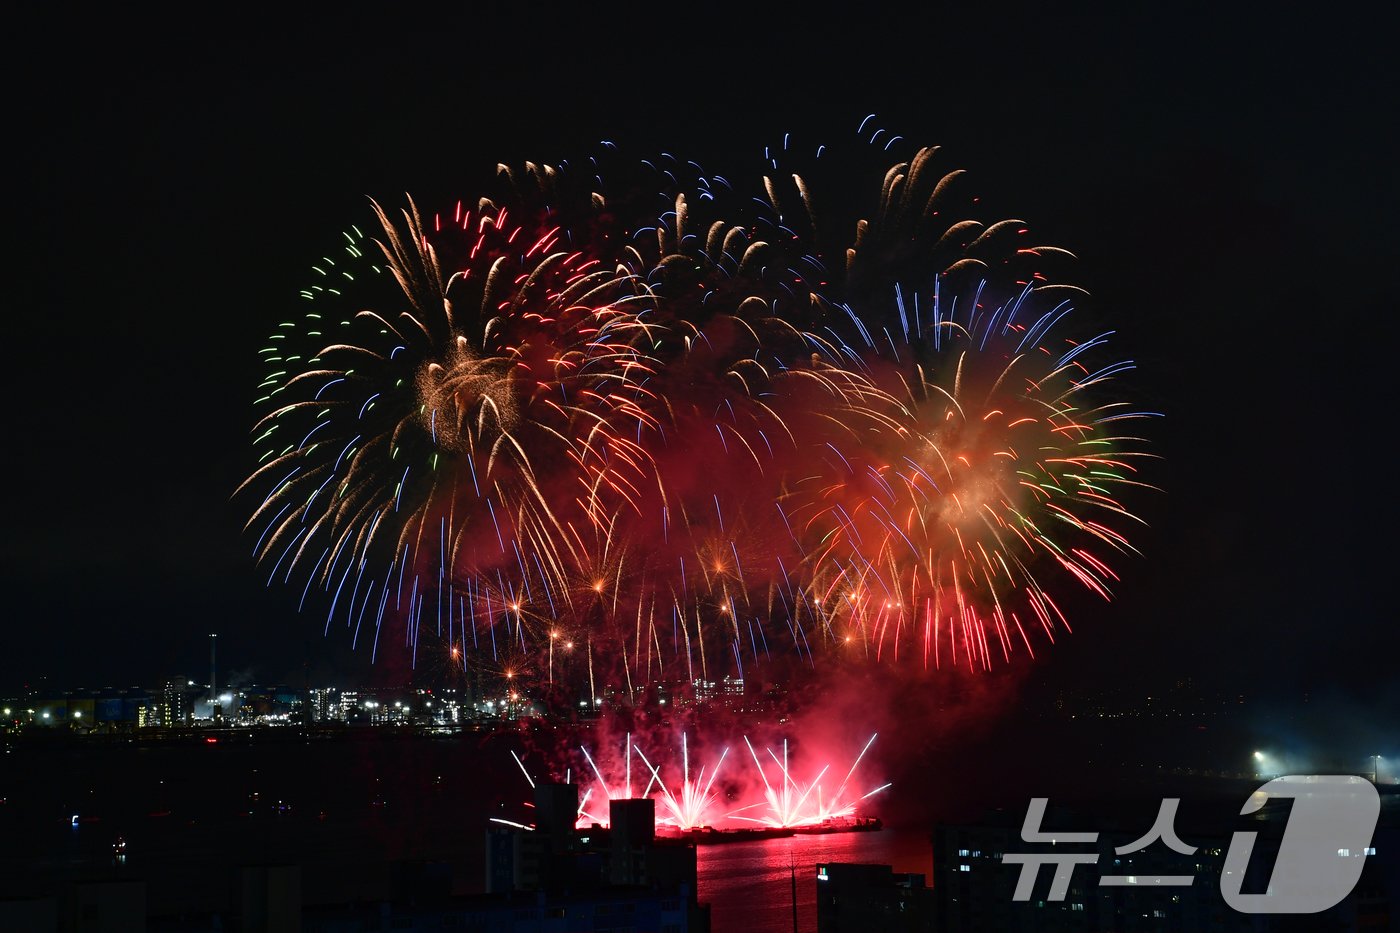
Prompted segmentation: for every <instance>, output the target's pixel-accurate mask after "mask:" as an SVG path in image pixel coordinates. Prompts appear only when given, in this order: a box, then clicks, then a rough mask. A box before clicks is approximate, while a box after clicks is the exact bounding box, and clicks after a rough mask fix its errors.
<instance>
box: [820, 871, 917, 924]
mask: <svg viewBox="0 0 1400 933" xmlns="http://www.w3.org/2000/svg"><path fill="white" fill-rule="evenodd" d="M933 929H934V926H933V891H932V890H931V889H929V888H928V887H926V886H925V885H924V876H923V875H921V874H896V873H895V871H894V869H893V868H891V867H890V866H889V865H859V864H853V863H848V862H827V863H825V864H822V865H818V866H817V933H865V931H867V930H879V931H881V933H932V931H933Z"/></svg>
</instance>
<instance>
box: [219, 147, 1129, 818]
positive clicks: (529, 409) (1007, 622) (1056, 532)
mask: <svg viewBox="0 0 1400 933" xmlns="http://www.w3.org/2000/svg"><path fill="white" fill-rule="evenodd" d="M858 137H859V140H860V145H859V146H857V147H855V149H854V150H853V151H846V152H844V153H842V152H836V151H834V150H827V149H826V147H824V146H816V147H806V148H805V149H803V148H801V147H798V146H796V145H793V144H792V140H791V138H790V137H784V139H783V144H782V145H781V146H780V147H777V146H775V147H770V148H769V149H768V150H765V153H764V168H763V172H762V173H761V176H760V179H759V182H758V183H757V184H756V185H755V188H754V191H752V192H750V191H746V190H741V189H739V188H737V187H736V186H734V185H732V184H731V183H730V182H729V181H727V180H726V179H723V178H721V177H719V176H712V175H707V174H705V173H704V172H703V171H701V170H700V169H699V168H698V167H697V166H695V165H694V164H693V163H686V162H682V161H681V160H678V159H675V158H672V157H669V156H667V157H664V158H661V159H657V160H654V161H642V162H641V163H640V164H637V163H633V164H631V165H630V166H629V165H627V164H626V161H625V160H623V159H622V158H621V156H620V155H618V153H617V152H616V151H615V148H614V147H611V146H605V147H604V148H603V150H602V152H601V153H600V155H599V156H598V157H595V158H593V159H590V160H587V161H586V162H585V163H581V164H579V165H577V166H560V167H558V168H556V167H552V166H548V165H536V164H533V163H527V164H526V165H525V166H524V167H523V168H519V169H511V168H506V167H502V168H501V170H500V172H499V177H498V182H499V183H500V184H501V185H502V191H501V192H499V193H497V194H496V195H494V196H493V197H489V198H480V199H477V200H475V201H471V202H464V203H458V204H456V205H454V206H453V207H452V208H450V209H448V210H444V211H440V212H437V213H433V214H423V213H421V212H420V211H419V209H418V208H417V206H416V205H415V204H414V203H413V202H412V201H410V202H409V203H408V206H407V208H406V209H404V210H403V211H401V212H400V213H399V214H397V215H391V214H390V213H389V212H387V211H385V210H382V209H380V208H379V207H378V205H375V206H374V212H375V220H376V223H377V226H376V227H375V229H374V234H373V235H372V236H367V235H365V234H364V233H363V232H361V231H360V230H359V229H358V228H353V229H352V230H351V231H348V232H347V233H346V234H345V237H344V242H343V243H342V244H341V247H342V248H341V250H340V252H339V253H337V254H332V255H328V256H326V257H325V258H324V259H323V260H322V261H321V262H320V263H318V264H317V266H316V272H317V274H318V281H317V283H316V284H315V285H313V286H312V287H310V288H309V289H308V290H307V291H305V292H304V293H303V297H304V298H306V299H307V308H308V310H307V311H306V313H305V314H304V315H302V316H301V318H300V319H298V320H293V321H288V322H284V323H283V324H282V325H281V326H279V328H278V329H277V330H276V332H275V333H274V334H273V335H272V339H271V340H270V341H269V346H268V347H267V348H265V349H264V351H263V356H264V358H265V360H266V362H267V364H268V375H267V378H266V379H265V381H264V382H263V385H262V386H261V389H262V390H263V393H264V394H263V396H262V398H260V399H259V402H258V404H259V407H260V409H261V411H262V416H261V418H260V420H259V421H258V423H257V425H256V427H255V429H254V436H255V439H256V447H257V449H258V450H259V451H260V461H259V465H258V466H257V467H256V469H255V470H254V471H253V473H252V475H251V476H250V477H249V479H248V480H247V482H245V483H244V485H243V487H242V489H241V493H242V494H243V495H246V496H249V497H251V509H250V511H251V518H250V520H249V529H250V533H252V534H254V535H256V537H257V544H256V546H255V550H256V553H257V555H258V557H259V560H260V561H261V562H262V564H263V567H264V569H265V571H266V572H267V574H268V582H269V583H272V582H274V581H281V582H284V583H289V584H290V583H291V582H292V581H293V579H296V580H297V581H298V583H299V584H300V585H301V587H302V600H303V603H305V602H306V601H307V600H308V598H309V594H310V593H311V592H312V590H316V591H318V592H319V594H320V596H318V597H317V598H318V600H320V601H321V602H322V603H323V605H324V607H325V609H326V627H327V629H329V627H330V626H331V625H332V624H333V623H338V624H340V625H342V626H344V627H345V628H346V629H348V630H350V632H351V636H350V637H351V639H352V641H355V642H358V641H359V640H360V639H361V638H362V637H364V635H365V633H366V632H372V639H371V640H372V644H373V646H374V647H373V648H372V649H371V653H372V654H374V653H377V652H378V650H379V645H380V642H381V641H382V639H381V633H382V631H383V630H384V628H385V623H386V622H389V623H392V624H393V626H394V632H395V635H396V636H397V637H401V639H402V642H403V644H404V645H405V646H407V648H408V650H409V656H410V657H416V652H417V649H418V645H419V643H420V640H421V638H422V637H423V634H424V633H425V632H431V633H432V637H433V639H434V644H436V643H438V642H441V643H443V644H445V645H446V646H448V648H449V650H451V651H453V652H457V653H459V654H454V655H453V657H454V659H457V658H458V657H459V655H460V660H461V663H462V664H463V666H464V667H471V666H472V665H476V667H477V668H478V669H479V670H483V671H486V672H488V673H489V672H492V671H495V672H496V673H497V674H499V673H500V672H502V671H506V670H509V671H510V672H511V676H512V677H518V678H519V681H517V682H522V681H526V680H528V681H531V682H547V683H548V684H550V685H551V686H554V685H556V684H558V683H560V682H561V681H563V682H567V683H571V684H575V685H577V688H578V689H579V690H580V691H582V690H583V689H584V686H583V684H584V682H585V680H586V690H587V692H586V694H585V695H586V696H588V697H591V698H593V699H594V700H595V701H596V698H597V697H598V696H599V695H600V693H601V692H602V686H600V684H599V683H598V681H599V679H601V680H603V681H604V685H606V686H608V687H615V688H617V689H618V690H620V691H625V692H626V695H628V696H633V697H635V696H637V695H638V694H639V692H640V691H641V690H642V689H644V687H645V686H646V685H647V684H649V683H655V682H658V681H673V682H674V681H680V682H685V683H693V682H695V681H696V680H697V679H705V678H714V677H717V676H720V675H721V674H722V673H724V672H730V671H733V672H737V673H740V674H741V675H742V672H743V670H744V668H745V665H753V664H759V665H762V664H765V663H768V662H770V661H773V660H775V659H782V658H786V659H800V660H801V661H802V662H803V663H807V664H813V665H815V664H817V663H818V657H819V656H820V655H821V654H822V653H825V652H832V651H834V652H838V653H840V654H842V655H843V656H846V657H859V658H867V657H868V658H870V659H871V660H873V661H880V662H886V661H888V662H892V663H904V661H905V659H910V663H919V664H922V665H923V666H924V667H927V668H931V669H932V668H939V667H943V666H946V665H951V666H955V667H957V666H962V667H966V668H969V669H987V668H990V667H992V666H993V664H994V663H995V662H996V661H997V660H998V659H1001V660H1006V659H1009V658H1010V657H1011V656H1012V654H1013V653H1014V652H1017V651H1020V650H1025V651H1027V652H1028V653H1034V650H1035V644H1036V641H1037V640H1038V639H1046V640H1053V639H1054V637H1055V636H1056V633H1057V632H1058V631H1059V630H1061V629H1064V630H1068V621H1067V620H1066V619H1065V617H1064V615H1063V614H1062V612H1061V610H1060V608H1059V605H1058V603H1059V601H1060V600H1059V599H1058V598H1057V596H1056V593H1057V592H1058V591H1059V590H1060V589H1061V588H1062V587H1063V586H1064V581H1069V582H1070V583H1071V585H1073V586H1075V587H1079V588H1086V589H1087V590H1089V591H1090V592H1093V593H1096V594H1099V595H1102V596H1105V597H1107V596H1108V595H1109V594H1110V592H1111V586H1112V583H1113V582H1114V580H1115V579H1116V578H1115V573H1114V571H1113V570H1112V569H1111V563H1110V559H1111V558H1112V557H1113V556H1115V555H1116V554H1118V553H1122V552H1131V551H1132V550H1133V547H1132V545H1131V544H1130V543H1129V540H1128V537H1127V530H1128V529H1129V528H1130V527H1131V526H1133V525H1136V524H1138V520H1137V519H1136V518H1135V517H1134V516H1133V514H1132V512H1131V509H1130V508H1129V506H1128V504H1127V502H1126V498H1127V497H1126V493H1128V492H1129V491H1130V490H1131V489H1132V488H1133V487H1135V486H1145V485H1147V483H1146V482H1145V481H1144V480H1143V478H1142V477H1141V476H1140V475H1139V473H1138V469H1139V467H1140V464H1141V462H1142V458H1144V457H1146V456H1149V451H1148V450H1147V445H1146V443H1145V442H1144V441H1142V440H1141V439H1140V438H1138V437H1137V436H1136V432H1132V431H1126V430H1122V429H1123V428H1124V427H1126V426H1127V425H1129V424H1131V423H1132V421H1133V419H1140V418H1143V417H1147V416H1148V415H1150V414H1151V413H1149V412H1143V411H1139V410H1137V409H1136V408H1135V407H1134V406H1133V405H1131V404H1130V403H1128V402H1126V401H1124V400H1123V399H1122V398H1120V396H1119V388H1118V382H1119V381H1120V380H1121V377H1122V376H1123V374H1124V373H1126V372H1128V371H1129V370H1130V369H1131V368H1132V364H1131V362H1129V361H1120V360H1116V359H1114V358H1112V357H1105V356H1104V353H1105V351H1106V347H1107V342H1108V340H1109V338H1110V336H1111V335H1112V331H1111V330H1107V329H1103V328H1091V329H1084V328H1082V327H1081V325H1080V324H1079V323H1078V315H1077V314H1076V313H1073V311H1074V305H1075V303H1076V302H1078V301H1080V300H1081V299H1082V297H1083V295H1082V292H1080V290H1078V289H1076V288H1074V287H1073V286H1070V285H1067V284H1065V283H1063V282H1061V281H1059V278H1058V274H1057V272H1056V269H1055V267H1057V266H1060V265H1062V264H1063V263H1065V262H1066V261H1067V260H1069V259H1070V258H1072V257H1070V256H1069V254H1068V253H1066V252H1065V251H1064V250H1060V249H1057V248H1054V247H1046V246H1036V245H1027V243H1028V241H1027V240H1026V237H1027V227H1026V226H1025V225H1024V224H1023V222H1021V221H1019V220H1005V221H1000V222H996V223H983V222H981V221H978V220H976V219H973V215H974V213H975V211H976V199H975V198H973V197H971V195H970V194H969V193H968V189H967V184H966V179H965V177H964V174H963V173H962V172H961V171H960V170H956V169H949V168H947V167H944V166H942V165H941V154H940V153H939V152H938V150H937V149H932V148H925V149H917V150H914V151H913V153H912V155H910V156H909V158H907V159H904V160H901V161H896V162H895V163H894V164H893V165H889V164H888V163H887V162H886V161H885V160H887V159H888V158H889V156H888V155H887V153H891V152H897V151H898V150H899V148H900V145H899V144H900V143H901V140H899V139H898V138H896V137H891V136H889V135H888V134H886V133H885V131H884V130H883V129H880V128H878V127H876V126H875V125H874V124H873V123H872V122H871V121H870V120H869V119H868V120H867V121H865V122H863V123H862V124H861V126H860V128H859V131H858ZM872 155H876V156H878V157H879V159H877V160H874V161H872V159H871V156H872ZM877 162H879V163H882V167H881V168H879V170H877V171H870V170H869V166H872V165H875V164H876V163H877ZM853 165H856V166H865V167H866V168H865V169H861V168H856V169H853V168H852V166H853ZM605 179H606V180H605ZM610 185H611V187H610ZM853 195H854V196H853ZM861 195H867V196H868V197H867V198H866V199H865V200H864V201H862V200H861V198H860V196H861ZM847 237H850V238H851V239H849V240H847V239H845V238H847ZM628 757H629V760H630V755H629V756H628ZM683 770H687V769H683ZM713 775H714V772H713V771H711V772H710V777H711V778H713ZM652 777H653V779H656V780H659V779H660V774H659V772H657V771H653V773H652ZM663 786H665V785H663ZM816 786H817V785H816V782H815V781H813V782H811V785H810V786H809V787H808V788H806V790H807V791H814V789H815V787H816ZM678 787H679V791H678V792H677V793H674V794H668V795H667V796H666V799H667V801H668V803H667V804H666V805H667V806H668V807H672V804H673V803H674V807H672V809H673V810H674V811H675V813H674V815H675V817H676V818H677V819H678V820H681V821H682V822H693V820H691V818H690V816H685V814H690V815H691V816H693V815H694V810H695V807H696V806H700V802H701V801H703V800H704V799H705V793H703V792H701V791H699V790H697V789H696V788H695V787H694V786H693V785H692V782H691V780H690V777H689V775H688V773H687V774H686V775H684V776H683V777H682V778H681V782H680V784H679V785H678ZM775 787H777V788H778V790H777V791H776V792H777V793H778V794H779V796H780V797H781V796H782V795H784V794H788V793H789V791H791V790H792V789H793V785H791V784H790V782H788V781H787V779H786V778H785V779H784V781H783V782H780V783H779V784H778V785H775ZM696 794H699V795H700V796H699V797H696V796H695V795H696ZM687 795H689V796H687ZM783 799H784V800H785V801H786V802H783V803H782V805H781V807H779V809H781V810H784V812H786V810H788V809H791V807H790V806H789V805H794V806H795V805H796V804H795V803H794V801H793V800H787V799H786V798H783ZM774 805H775V806H777V804H776V803H775V804H774ZM804 805H805V804H804ZM701 809H703V806H701Z"/></svg>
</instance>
